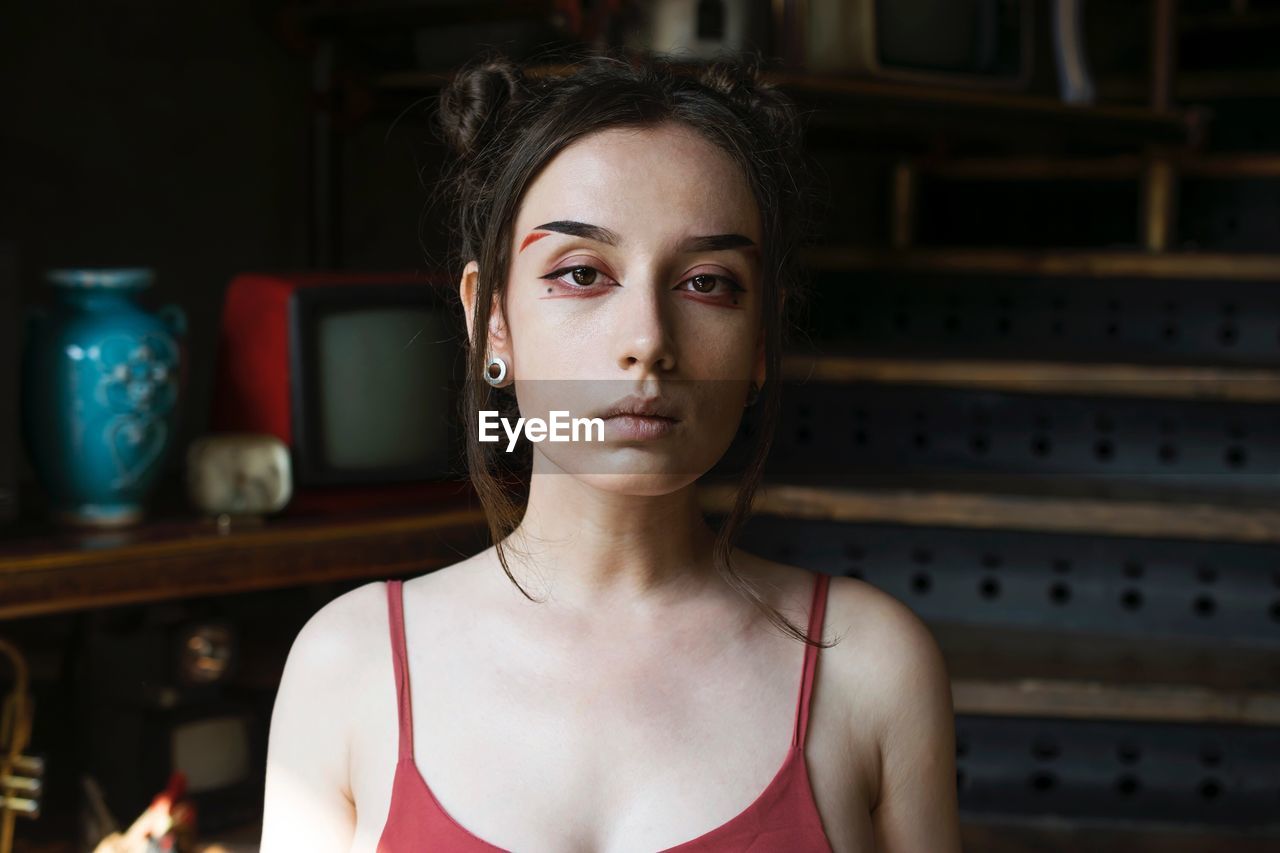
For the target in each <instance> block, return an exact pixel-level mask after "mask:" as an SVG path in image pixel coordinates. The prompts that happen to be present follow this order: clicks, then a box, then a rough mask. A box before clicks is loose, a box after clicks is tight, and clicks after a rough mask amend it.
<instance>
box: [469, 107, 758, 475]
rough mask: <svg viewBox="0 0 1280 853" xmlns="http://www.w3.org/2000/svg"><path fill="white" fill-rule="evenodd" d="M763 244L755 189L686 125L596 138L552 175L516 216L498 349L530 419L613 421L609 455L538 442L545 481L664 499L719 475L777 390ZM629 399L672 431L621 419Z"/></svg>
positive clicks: (495, 321)
mask: <svg viewBox="0 0 1280 853" xmlns="http://www.w3.org/2000/svg"><path fill="white" fill-rule="evenodd" d="M760 245H761V225H760V217H759V211H758V209H757V206H756V202H755V198H754V196H753V195H752V193H751V190H750V188H749V186H748V184H747V181H746V178H745V176H744V175H743V174H742V172H741V171H740V169H739V168H738V166H737V165H736V164H735V163H734V161H733V160H732V159H730V157H729V156H728V155H727V154H725V153H724V152H723V151H721V150H720V149H719V148H717V147H716V146H715V145H713V144H712V143H710V142H708V141H706V140H704V139H703V138H702V137H701V136H699V135H697V134H696V133H695V132H694V131H692V130H690V129H688V128H686V127H685V126H683V125H679V124H674V123H668V124H663V125H660V126H657V127H653V128H647V129H630V128H627V129H613V130H607V131H602V132H599V133H596V134H592V135H591V136H588V137H585V138H583V139H580V140H578V141H577V142H575V143H574V144H573V145H571V146H570V147H568V148H566V149H565V150H564V151H562V152H561V153H560V154H559V155H557V156H556V157H555V158H553V159H552V160H551V161H550V162H549V163H548V164H547V165H546V166H545V167H544V168H543V170H542V171H541V172H540V173H539V174H538V176H537V177H536V178H535V180H534V181H533V182H532V183H531V184H530V186H529V188H528V190H527V191H526V193H525V196H524V198H523V200H522V203H521V206H520V209H519V212H518V214H517V217H516V222H515V227H514V229H513V232H512V245H511V248H510V252H511V264H510V269H509V275H508V279H507V292H506V323H505V324H504V323H503V318H502V316H501V312H500V311H498V310H496V307H497V306H496V304H495V310H494V311H493V314H492V317H491V321H490V325H489V351H490V352H493V353H495V354H498V355H501V356H502V357H503V358H504V359H506V361H507V364H508V367H509V370H510V375H511V376H512V377H513V378H514V381H515V391H516V396H517V399H518V400H519V403H520V414H521V416H523V417H525V418H532V417H539V418H542V419H544V420H549V419H550V412H551V411H552V410H562V411H567V412H569V413H570V414H569V417H602V418H606V419H605V422H604V441H603V442H595V441H592V442H587V441H582V440H579V441H572V442H567V443H557V442H552V441H541V442H535V443H534V445H533V447H534V471H535V472H542V473H547V472H565V473H570V474H572V475H573V476H576V477H578V478H580V479H583V480H587V481H590V482H591V483H592V484H593V485H595V486H597V487H601V488H605V489H607V490H609V491H615V492H620V493H631V494H665V493H667V492H670V491H673V490H675V489H677V488H680V487H681V486H683V485H686V484H687V483H689V482H692V481H693V480H696V479H697V478H698V477H699V476H700V475H701V474H703V473H705V472H706V471H707V470H708V469H709V468H710V467H711V466H712V465H714V464H715V462H716V461H717V460H718V459H719V458H720V457H721V456H722V455H723V453H724V451H725V449H726V448H727V447H728V446H729V444H730V442H731V441H732V439H733V436H734V433H735V432H736V430H737V428H738V425H739V422H740V420H741V417H742V411H743V404H744V401H745V399H746V394H747V385H748V383H749V382H750V381H752V380H754V381H755V382H756V383H757V384H762V383H763V381H764V379H765V376H764V338H763V333H762V331H761V329H762V326H761V296H762V294H761V266H760V252H759V249H760ZM475 269H476V266H475V263H474V262H472V263H471V264H468V266H467V270H466V272H465V273H464V276H463V283H462V295H463V305H464V306H467V311H468V318H467V319H468V327H469V328H470V327H471V325H472V316H471V315H472V312H471V305H472V304H473V301H474V281H475V275H474V273H475ZM627 397H632V398H633V399H634V400H639V401H641V402H646V401H649V402H656V403H657V405H658V406H659V410H660V411H666V413H667V414H669V415H671V416H672V417H673V419H674V420H673V421H667V422H665V423H663V422H660V421H654V420H651V419H650V420H643V421H641V420H635V419H628V418H608V417H607V415H608V413H609V409H610V408H611V407H612V406H613V405H614V404H616V403H618V402H619V401H620V400H622V399H623V398H627ZM655 427H657V428H658V429H656V430H655ZM651 431H656V432H660V434H659V435H658V436H657V437H645V436H646V434H647V433H648V432H651ZM579 435H580V436H581V435H582V433H580V434H579ZM506 446H507V442H506V438H505V436H504V438H503V440H502V442H501V443H500V444H499V447H500V448H501V449H505V448H506Z"/></svg>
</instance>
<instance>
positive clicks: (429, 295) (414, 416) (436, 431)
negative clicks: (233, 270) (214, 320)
mask: <svg viewBox="0 0 1280 853" xmlns="http://www.w3.org/2000/svg"><path fill="white" fill-rule="evenodd" d="M454 286H455V283H454V282H452V281H450V280H447V279H445V278H444V277H443V276H441V275H424V274H422V273H361V272H348V271H341V272H302V273H261V272H256V273H244V274H241V275H238V276H236V277H235V278H234V279H233V280H232V281H231V283H230V284H229V286H228V288H227V291H226V295H225V298H224V302H223V310H222V318H221V324H220V331H219V340H218V361H217V368H216V377H215V388H214V400H213V406H212V416H211V426H212V429H213V431H215V432H239V431H247V432H262V433H270V434H272V435H275V436H277V437H278V438H280V439H281V440H282V441H284V442H285V444H287V445H288V446H289V448H290V454H291V463H292V468H293V482H294V485H295V497H294V501H293V502H292V503H291V504H290V509H298V508H300V507H301V508H316V507H317V506H320V505H327V504H328V500H329V499H332V500H333V501H334V502H336V505H337V506H341V507H350V506H352V505H354V504H369V503H380V502H387V501H395V500H399V499H402V498H404V497H407V496H416V497H431V496H441V495H443V494H449V493H452V494H457V493H458V491H459V488H458V487H459V485H460V484H462V483H463V482H464V481H465V475H464V473H463V469H462V466H461V461H460V460H461V458H462V457H461V447H462V442H461V438H462V436H461V423H460V419H459V417H458V396H459V394H460V392H461V376H462V369H463V367H464V365H463V359H464V352H465V346H464V344H465V330H464V328H463V326H462V321H461V315H460V313H459V309H458V308H457V307H456V304H454V303H456V297H454V299H453V302H452V303H451V301H450V297H451V296H452V294H453V290H452V288H453V287H454ZM450 487H452V489H450Z"/></svg>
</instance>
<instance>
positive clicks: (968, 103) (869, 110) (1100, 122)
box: [373, 63, 1202, 147]
mask: <svg viewBox="0 0 1280 853" xmlns="http://www.w3.org/2000/svg"><path fill="white" fill-rule="evenodd" d="M676 67H677V69H688V70H689V71H694V70H696V69H697V68H698V67H699V64H698V63H687V64H677V65H676ZM572 68H573V66H572V65H565V64H559V65H556V64H549V65H540V66H533V67H531V68H529V69H528V74H529V76H530V77H533V78H543V77H555V76H562V75H564V74H567V73H569V72H570V71H571V70H572ZM451 74H452V72H451V71H399V72H391V73H386V74H381V75H378V76H377V77H375V78H374V80H373V86H374V88H376V89H378V90H382V91H386V92H415V93H416V92H423V91H432V90H435V89H437V88H439V87H440V86H442V85H443V84H444V83H446V82H447V81H448V80H449V79H450V77H451ZM761 76H762V77H763V79H764V80H766V81H767V82H769V83H772V84H774V85H776V86H778V87H779V88H781V89H782V90H783V91H784V92H786V93H787V94H789V95H790V96H791V97H792V98H793V99H794V100H795V101H796V103H797V105H798V106H800V107H801V108H802V109H804V110H806V111H809V110H812V111H815V112H814V113H813V116H812V117H813V119H815V120H816V123H818V124H820V125H822V126H832V127H845V128H855V127H856V128H859V129H863V130H866V131H871V132H880V131H886V132H893V131H900V130H911V131H919V130H921V129H930V128H932V129H935V130H944V129H945V130H948V131H955V132H957V133H960V134H962V135H965V136H978V137H988V138H989V137H991V136H993V135H994V136H996V137H999V138H1004V137H1006V136H1008V135H1009V134H1010V133H1013V132H1017V131H1019V130H1028V131H1041V132H1045V133H1049V134H1055V135H1063V134H1065V135H1068V136H1072V137H1080V138H1083V139H1095V140H1101V141H1109V142H1114V143H1118V144H1123V145H1133V144H1143V145H1145V144H1158V145H1163V146H1169V147H1181V146H1186V145H1191V144H1193V143H1194V142H1195V141H1196V140H1197V139H1198V134H1199V128H1200V124H1201V122H1202V118H1201V117H1200V116H1199V115H1198V114H1196V113H1194V112H1188V113H1181V112H1157V111H1154V110H1150V109H1147V108H1145V107H1138V106H1130V105H1126V104H1114V105H1087V106H1086V105H1073V104H1066V103H1063V102H1062V101H1059V100H1057V99H1054V98H1050V97H1043V96H1036V95H1026V94H1011V93H1003V92H990V91H983V90H970V89H963V88H958V87H947V86H936V85H921V84H909V83H899V82H888V81H884V80H876V79H869V78H859V77H850V76H835V75H830V74H812V73H803V72H789V71H779V70H770V71H765V72H763V73H762V75H761ZM993 122H994V124H993Z"/></svg>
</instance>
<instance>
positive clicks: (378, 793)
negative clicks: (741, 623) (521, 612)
mask: <svg viewBox="0 0 1280 853" xmlns="http://www.w3.org/2000/svg"><path fill="white" fill-rule="evenodd" d="M790 648H791V649H794V650H796V652H797V653H798V654H801V655H802V649H801V648H800V647H799V645H798V644H794V643H792V644H790ZM787 651H788V647H787V646H783V647H782V648H781V649H774V650H773V651H772V652H770V651H769V650H763V651H759V652H757V654H756V655H755V656H754V657H752V656H740V657H741V658H742V659H743V660H748V661H750V663H749V664H747V665H745V666H742V667H739V668H735V667H732V666H725V665H721V666H719V667H716V668H708V669H704V668H700V667H698V666H696V665H694V664H692V663H688V662H686V664H685V665H683V666H682V665H680V662H678V661H672V662H670V663H669V665H667V666H665V667H662V666H653V665H648V664H631V665H628V667H627V668H626V669H625V671H622V672H610V671H607V670H604V669H601V668H598V667H593V666H591V665H590V664H589V663H588V662H586V661H584V662H582V663H581V665H580V668H579V669H578V670H577V671H557V672H549V671H544V672H542V673H540V674H539V676H540V677H536V678H535V677H531V675H530V673H528V672H526V671H521V670H519V669H515V670H513V669H512V668H511V667H509V666H507V665H504V663H502V662H500V661H494V660H487V661H486V660H481V659H477V658H475V657H474V656H472V657H468V655H467V654H466V653H462V652H460V653H458V654H457V655H453V654H445V653H444V650H441V649H436V650H435V651H434V652H433V653H432V654H431V655H414V654H412V653H411V655H410V670H411V671H412V672H413V678H412V679H411V681H410V685H409V693H410V697H411V706H412V723H413V730H414V738H413V740H414V750H413V763H414V769H416V771H417V773H418V775H420V777H421V782H422V786H423V789H424V791H425V790H429V791H430V794H429V795H427V796H428V797H430V798H433V799H432V800H426V798H424V800H425V805H426V806H427V807H433V808H434V807H437V806H438V807H439V808H440V809H442V810H443V811H444V812H445V813H446V814H447V816H448V818H449V820H450V821H451V822H453V823H456V824H457V825H458V826H459V827H461V828H464V829H465V830H466V832H467V833H468V834H470V835H474V836H475V837H476V838H479V839H483V840H484V841H485V842H488V843H490V844H493V845H496V846H499V847H503V848H507V849H520V850H522V851H523V850H584V851H585V850H590V851H654V850H661V849H665V848H667V847H672V846H676V845H679V844H681V843H683V842H685V841H688V840H690V839H693V838H696V837H699V836H701V835H703V834H705V833H707V832H709V831H711V830H713V829H717V828H719V827H721V826H722V825H724V824H726V823H729V822H731V821H734V820H735V819H737V818H739V816H740V815H742V814H743V812H745V811H748V810H751V809H756V810H759V809H760V808H762V806H761V805H760V803H761V802H762V797H761V795H762V794H764V793H766V792H767V791H769V790H770V786H771V785H773V786H774V788H775V789H776V788H777V787H778V786H779V785H780V784H781V782H779V781H778V779H779V776H780V775H782V774H781V773H780V771H781V770H782V768H784V767H785V766H786V764H787V761H788V757H789V752H790V750H791V742H792V741H791V739H792V736H793V734H794V733H795V726H796V723H797V721H798V718H797V712H798V710H799V706H798V702H797V700H798V698H799V687H800V675H801V670H800V665H799V663H800V661H799V659H796V660H793V659H792V658H795V657H796V655H790V654H787V653H786V652H787ZM516 657H517V658H518V657H519V656H516ZM508 662H509V660H508ZM390 679H391V676H390V674H388V680H389V681H390ZM383 694H384V695H385V696H386V697H387V700H386V702H385V703H384V704H383V705H382V707H381V708H380V709H377V710H376V712H375V713H374V716H375V717H376V718H377V719H379V720H381V721H382V725H379V726H374V727H370V728H369V729H367V730H365V731H363V732H361V733H359V734H358V735H357V737H356V738H355V739H354V740H353V747H354V748H353V751H352V764H353V772H352V779H353V794H354V796H355V798H356V803H357V815H358V826H357V839H358V842H368V847H367V848H366V849H373V844H374V843H376V837H377V835H378V834H379V833H380V831H381V829H382V827H383V825H384V824H385V822H386V819H387V816H388V815H389V814H390V809H391V781H392V778H393V777H394V775H395V770H396V758H397V755H396V743H397V737H396V732H397V726H398V720H397V709H396V705H395V691H394V684H392V683H388V685H387V686H386V690H385V691H383ZM833 698H834V697H831V696H815V701H814V703H813V705H812V711H811V714H812V715H813V716H812V719H811V721H810V728H809V735H808V738H809V743H808V748H807V749H806V750H805V754H804V755H805V760H804V762H803V764H802V766H801V767H800V768H799V770H800V772H802V773H806V774H807V781H808V783H809V784H810V786H811V788H812V795H811V799H809V800H808V801H807V803H808V807H809V808H810V809H812V808H814V804H815V803H816V811H817V812H818V815H819V817H820V820H821V824H822V826H823V827H824V828H825V829H826V831H827V835H828V837H829V838H830V840H831V843H832V846H833V849H835V850H838V851H846V850H847V851H864V850H866V851H869V850H870V849H871V842H870V839H871V835H870V823H869V817H868V815H867V804H868V803H869V802H870V801H871V799H872V796H873V793H874V789H873V788H872V787H871V782H872V778H873V777H872V770H873V767H872V765H871V760H872V753H870V752H869V751H868V744H863V743H852V744H851V743H850V741H849V739H848V738H847V737H846V736H845V735H844V732H843V730H842V728H841V727H842V725H843V723H842V721H841V720H840V719H838V718H839V717H840V716H841V710H840V708H839V703H838V702H836V701H833ZM372 710H373V709H371V711H372ZM828 716H830V719H826V718H827V717H828ZM402 773H404V770H403V769H402ZM784 781H785V780H784ZM409 787H414V786H412V785H410V786H409ZM419 796H421V794H419ZM403 799H404V798H403V796H402V798H401V802H400V803H398V804H397V808H400V807H403ZM791 802H792V803H794V802H795V801H791ZM774 808H775V810H776V809H781V808H789V809H790V810H791V811H792V812H796V811H797V809H796V807H795V806H794V805H783V806H774ZM393 817H394V816H393ZM775 817H777V816H776V815H775ZM782 819H784V820H785V819H787V818H786V817H785V816H783V818H782ZM792 819H796V820H801V819H802V818H800V817H798V816H796V815H792ZM370 839H371V841H370ZM360 846H361V844H360V843H358V844H357V847H360Z"/></svg>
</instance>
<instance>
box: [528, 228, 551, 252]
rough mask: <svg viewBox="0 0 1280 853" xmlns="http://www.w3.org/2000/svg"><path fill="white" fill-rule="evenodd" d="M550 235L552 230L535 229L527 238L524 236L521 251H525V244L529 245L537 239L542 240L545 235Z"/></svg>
mask: <svg viewBox="0 0 1280 853" xmlns="http://www.w3.org/2000/svg"><path fill="white" fill-rule="evenodd" d="M549 236H551V232H550V231H534V232H532V233H531V234H530V235H529V236H528V237H525V238H524V242H523V243H521V244H520V251H521V252H523V251H524V247H525V246H527V245H529V244H530V243H532V242H534V241H535V240H541V239H542V238H543V237H549Z"/></svg>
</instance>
